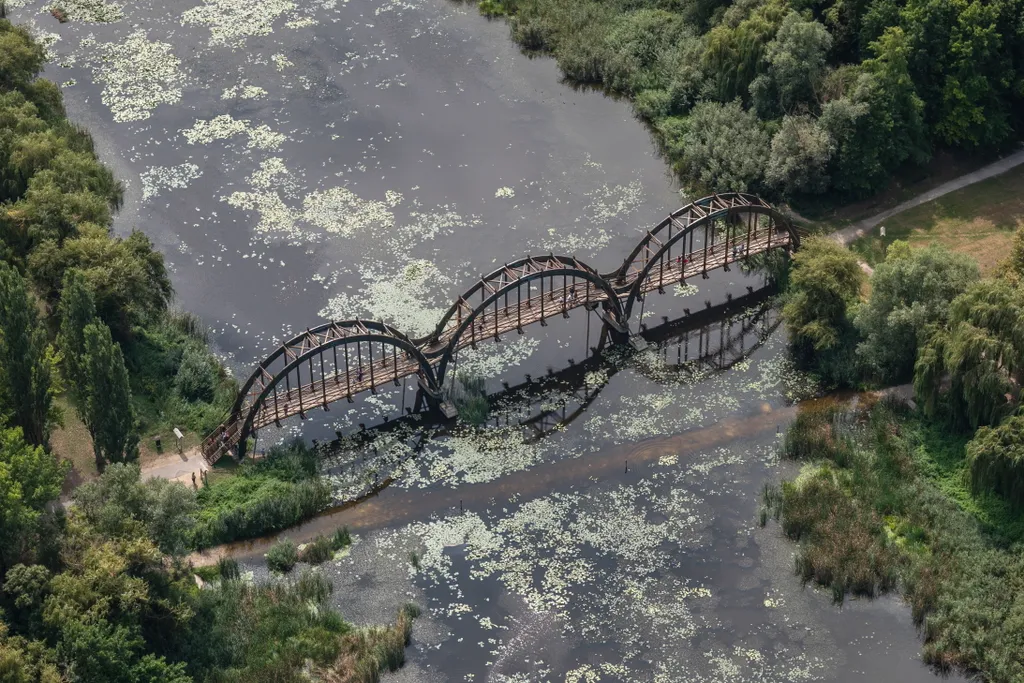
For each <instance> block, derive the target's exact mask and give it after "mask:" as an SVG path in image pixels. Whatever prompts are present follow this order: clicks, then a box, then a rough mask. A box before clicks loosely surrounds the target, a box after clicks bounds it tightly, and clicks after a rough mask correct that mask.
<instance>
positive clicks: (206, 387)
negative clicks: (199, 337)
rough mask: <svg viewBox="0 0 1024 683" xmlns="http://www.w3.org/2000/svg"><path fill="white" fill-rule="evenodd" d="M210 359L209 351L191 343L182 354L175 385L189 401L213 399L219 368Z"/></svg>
mask: <svg viewBox="0 0 1024 683" xmlns="http://www.w3.org/2000/svg"><path fill="white" fill-rule="evenodd" d="M210 361H211V358H210V354H209V352H208V351H206V349H203V348H199V347H197V346H191V345H190V346H189V347H187V348H186V349H185V352H184V353H183V354H182V356H181V365H179V366H178V372H177V374H176V375H175V377H174V386H175V387H177V389H178V393H179V394H180V395H181V397H182V398H184V399H185V400H186V401H188V402H189V403H195V402H196V401H211V400H213V390H214V386H215V382H216V376H217V375H216V373H217V368H216V367H215V366H214V365H213V364H212V363H211V362H210Z"/></svg>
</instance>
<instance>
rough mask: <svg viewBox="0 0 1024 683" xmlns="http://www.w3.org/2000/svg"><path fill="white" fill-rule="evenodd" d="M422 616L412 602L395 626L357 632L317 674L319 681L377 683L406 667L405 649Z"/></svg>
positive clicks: (347, 638) (351, 634)
mask: <svg viewBox="0 0 1024 683" xmlns="http://www.w3.org/2000/svg"><path fill="white" fill-rule="evenodd" d="M419 614H420V609H419V607H418V606H416V605H414V604H412V603H408V604H406V605H404V606H403V607H402V609H401V610H399V612H398V618H397V619H396V620H395V623H394V625H392V626H387V627H383V628H381V627H369V628H363V629H359V630H358V631H353V632H351V633H349V634H347V635H346V636H344V637H343V638H342V642H341V654H340V656H339V657H338V659H337V661H336V662H335V663H334V664H333V665H332V666H330V667H329V668H327V669H325V670H322V671H317V672H316V675H315V676H314V677H315V678H317V679H318V680H327V681H349V682H350V683H377V682H378V681H379V680H380V674H381V672H382V671H395V670H397V669H398V668H400V667H401V666H402V665H403V664H405V648H406V647H407V646H408V645H409V640H410V638H411V636H412V622H413V620H414V619H416V617H418V616H419Z"/></svg>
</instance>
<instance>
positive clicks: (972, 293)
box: [914, 280, 1024, 428]
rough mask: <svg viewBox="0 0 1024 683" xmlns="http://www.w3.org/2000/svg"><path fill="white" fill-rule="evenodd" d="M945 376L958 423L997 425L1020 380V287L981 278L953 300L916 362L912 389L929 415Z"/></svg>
mask: <svg viewBox="0 0 1024 683" xmlns="http://www.w3.org/2000/svg"><path fill="white" fill-rule="evenodd" d="M947 375H948V376H949V407H950V410H951V412H952V416H953V419H954V420H955V421H956V422H957V423H959V424H961V425H969V426H970V427H972V428H976V427H978V425H982V424H995V423H997V422H999V420H1000V419H1002V418H1003V417H1004V416H1005V415H1007V414H1008V413H1010V412H1011V411H1012V410H1013V408H1014V406H1016V405H1017V403H1018V402H1019V400H1020V392H1021V382H1022V381H1024V289H1021V288H1019V287H1016V286H1014V285H1013V284H1012V283H1009V282H1005V281H1002V280H983V281H981V282H978V283H975V284H974V285H972V286H971V287H970V288H969V289H968V290H967V291H966V292H964V293H963V294H961V295H960V296H958V297H957V298H956V299H954V300H953V303H952V304H951V305H950V310H949V322H948V323H947V325H946V326H944V327H943V328H941V329H939V330H938V331H936V333H935V334H934V335H933V336H932V338H931V340H930V341H929V342H928V343H927V344H926V345H925V346H924V347H923V348H922V349H921V353H920V354H919V355H918V359H917V363H916V364H915V367H914V389H915V392H916V393H917V396H918V399H919V400H920V401H921V402H922V404H923V406H924V408H925V411H926V412H927V413H929V414H934V412H935V410H936V408H937V405H938V398H939V390H940V388H941V385H942V383H943V381H944V378H945V377H946V376H947Z"/></svg>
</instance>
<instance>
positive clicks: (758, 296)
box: [325, 287, 781, 505]
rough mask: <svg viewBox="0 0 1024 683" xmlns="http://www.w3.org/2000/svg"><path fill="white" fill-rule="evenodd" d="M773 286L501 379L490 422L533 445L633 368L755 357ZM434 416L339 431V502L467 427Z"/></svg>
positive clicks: (771, 322)
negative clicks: (534, 373) (553, 365)
mask: <svg viewBox="0 0 1024 683" xmlns="http://www.w3.org/2000/svg"><path fill="white" fill-rule="evenodd" d="M774 293H775V289H774V288H773V287H764V288H762V289H760V290H757V291H755V292H752V293H750V294H747V295H745V296H742V297H737V298H735V299H733V300H731V301H729V302H726V303H723V304H720V305H718V306H714V307H712V308H709V309H706V310H702V311H700V312H696V313H694V314H693V315H688V316H685V317H682V318H679V319H677V320H672V321H668V322H665V323H663V324H661V325H658V326H657V327H652V328H650V329H647V330H645V331H644V332H642V333H641V336H642V338H643V339H644V340H645V341H646V342H648V344H649V345H648V347H647V349H646V350H645V351H644V352H643V354H642V355H641V356H636V355H634V354H635V352H634V350H633V349H632V348H631V347H630V346H619V347H614V348H609V349H605V350H603V351H602V350H600V349H599V350H598V352H597V353H595V354H594V355H593V356H590V357H589V358H588V359H587V360H586V361H584V362H582V363H576V364H570V365H569V366H567V367H564V368H562V369H561V370H559V371H552V372H551V373H550V374H546V375H544V376H542V377H539V378H534V377H529V376H527V379H526V381H524V382H521V383H519V384H516V385H512V386H510V385H509V384H507V383H503V384H504V389H503V390H501V391H499V392H496V393H494V394H492V395H490V396H488V397H487V400H488V403H489V405H490V411H489V418H488V420H489V421H488V427H487V429H488V430H497V432H495V433H496V434H500V437H499V438H500V440H501V442H502V443H505V442H513V443H518V442H521V443H523V444H527V445H529V444H535V443H538V442H540V441H541V440H543V439H546V438H549V437H552V436H555V435H557V434H560V433H562V432H565V431H567V430H568V428H569V426H570V425H571V424H572V423H573V422H574V421H575V420H577V419H578V418H580V417H582V416H583V415H584V414H585V413H586V412H587V411H588V408H589V407H590V406H591V405H592V404H593V403H594V401H595V400H596V399H597V398H598V396H599V395H600V394H601V392H602V390H603V389H604V388H605V387H606V386H607V385H608V384H609V383H610V380H611V379H612V378H613V377H614V376H615V375H616V374H617V373H619V372H621V371H622V370H624V369H627V368H628V369H630V370H632V371H633V372H636V373H638V374H641V375H644V376H646V377H647V378H648V379H650V380H652V381H656V382H670V383H674V382H677V381H680V380H683V381H685V380H688V379H695V378H708V377H710V376H712V375H715V374H718V373H722V372H726V371H728V370H729V369H730V368H732V367H734V366H735V365H737V364H738V363H741V362H743V361H745V360H747V359H748V358H750V357H751V355H752V354H753V353H754V352H756V351H757V350H758V349H760V348H761V347H762V345H763V344H764V342H765V341H766V340H767V339H769V337H770V336H771V335H772V333H773V332H774V331H775V330H776V329H777V328H778V326H779V325H780V323H781V317H780V315H779V311H778V308H777V306H776V305H775V299H774V297H773V295H774ZM698 349H699V352H698ZM631 356H632V357H631ZM595 376H596V377H598V378H599V379H598V380H597V381H594V380H593V378H594V377H595ZM431 415H432V416H433V419H431V417H430V416H424V415H418V414H414V415H408V416H406V417H403V418H400V419H397V420H390V421H387V422H384V423H383V424H378V425H377V426H375V427H371V428H368V429H363V430H360V431H356V432H352V433H348V434H344V435H343V434H341V433H339V434H338V440H337V441H335V442H334V443H333V444H331V445H330V446H329V447H325V448H326V452H327V455H328V458H327V461H328V462H329V463H330V465H329V471H330V472H331V473H332V474H333V475H334V476H335V479H336V483H337V484H338V495H339V499H338V504H339V505H346V504H349V503H354V502H358V501H361V500H363V499H365V498H366V497H367V496H369V495H373V494H376V493H379V492H380V491H382V490H383V489H385V488H387V486H389V485H390V483H391V481H392V479H391V477H392V476H396V474H397V473H398V472H401V471H404V468H405V463H406V461H407V460H409V459H410V458H415V457H417V455H418V454H419V453H420V452H421V450H422V449H423V447H425V446H428V445H429V444H431V443H436V440H437V439H438V438H443V437H445V436H449V435H460V434H461V435H463V436H464V435H465V434H466V432H465V427H463V426H460V424H459V422H458V421H457V420H455V419H445V418H443V416H441V415H440V414H439V413H433V414H431ZM481 435H482V433H481Z"/></svg>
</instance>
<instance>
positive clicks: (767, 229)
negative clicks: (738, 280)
mask: <svg viewBox="0 0 1024 683" xmlns="http://www.w3.org/2000/svg"><path fill="white" fill-rule="evenodd" d="M717 221H726V222H727V226H726V229H725V230H719V229H718V228H716V222H717ZM731 228H745V229H744V230H743V234H739V232H740V231H739V230H735V232H736V233H737V234H736V235H734V236H733V237H732V239H731V240H730V232H732V231H733V230H731ZM700 231H703V232H704V239H703V244H702V245H701V246H700V247H698V248H696V249H695V248H694V245H693V242H694V235H696V234H698V233H699V232H700ZM720 235H724V237H725V239H724V241H720V240H718V237H719V236H720ZM687 239H689V246H687ZM677 245H678V246H677ZM799 246H800V236H799V234H798V233H797V231H796V230H795V229H794V228H793V226H792V224H791V223H790V222H789V220H788V219H787V218H786V217H785V216H784V215H782V213H780V212H779V211H778V210H777V209H775V208H774V207H773V206H771V205H770V204H768V203H767V202H765V201H764V200H762V199H761V198H760V197H758V196H756V195H752V194H746V193H740V192H732V193H728V194H721V195H712V196H710V197H705V198H703V199H701V200H698V201H696V202H693V203H692V204H689V205H687V206H685V207H683V208H682V209H679V210H678V211H676V212H674V213H672V214H670V215H669V217H668V218H666V219H665V220H663V221H662V222H661V223H659V224H658V225H657V226H656V227H655V228H654V229H652V230H649V231H648V232H647V234H646V235H645V236H644V237H643V239H642V240H640V243H639V244H637V246H636V247H635V248H634V249H633V251H632V252H631V253H630V254H629V256H627V257H626V259H625V261H623V263H622V266H620V267H619V269H618V270H617V271H614V272H613V273H607V274H605V277H606V278H609V279H611V280H612V281H613V282H615V283H616V284H618V285H619V286H620V287H624V288H627V289H625V291H622V290H620V291H622V293H623V294H625V302H624V303H623V306H622V309H623V315H624V318H625V319H626V320H629V319H630V317H631V315H632V312H633V307H634V306H635V305H636V302H637V301H640V300H642V299H643V297H644V295H645V294H646V293H648V292H650V291H654V290H658V291H661V290H662V287H663V285H664V283H665V282H666V281H667V282H669V283H676V282H680V281H683V282H685V280H686V278H687V277H692V276H694V275H701V276H705V277H706V274H707V272H708V271H709V270H714V269H717V268H722V267H724V268H725V269H726V270H728V267H729V264H730V263H735V262H736V261H739V260H741V259H743V258H745V257H746V255H747V254H749V253H761V252H764V251H768V250H770V249H774V248H779V249H787V250H793V249H797V248H798V247H799ZM673 247H677V249H676V252H675V254H673ZM730 249H731V250H732V252H730ZM673 256H674V257H675V260H673ZM730 256H731V258H730Z"/></svg>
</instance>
